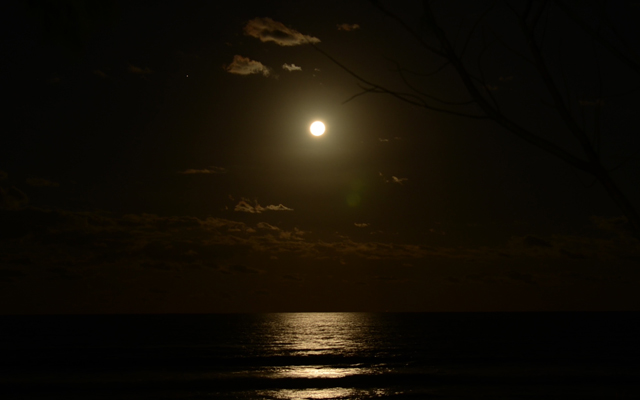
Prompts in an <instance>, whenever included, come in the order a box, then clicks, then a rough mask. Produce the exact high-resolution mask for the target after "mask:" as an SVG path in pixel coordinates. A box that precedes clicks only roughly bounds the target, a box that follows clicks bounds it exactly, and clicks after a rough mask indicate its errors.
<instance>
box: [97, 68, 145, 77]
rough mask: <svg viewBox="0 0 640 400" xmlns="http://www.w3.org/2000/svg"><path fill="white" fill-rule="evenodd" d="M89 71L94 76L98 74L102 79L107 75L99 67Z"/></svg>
mask: <svg viewBox="0 0 640 400" xmlns="http://www.w3.org/2000/svg"><path fill="white" fill-rule="evenodd" d="M134 68H135V67H134ZM91 73H92V74H94V75H95V76H98V77H100V78H102V79H106V78H108V77H109V76H108V75H107V74H105V73H104V72H102V71H101V70H99V69H94V70H93V71H91Z"/></svg>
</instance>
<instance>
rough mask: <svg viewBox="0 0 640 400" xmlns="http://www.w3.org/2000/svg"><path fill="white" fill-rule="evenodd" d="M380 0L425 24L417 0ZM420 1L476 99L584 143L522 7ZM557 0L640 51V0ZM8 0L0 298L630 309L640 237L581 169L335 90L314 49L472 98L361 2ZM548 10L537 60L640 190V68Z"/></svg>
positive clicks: (422, 88) (33, 304)
mask: <svg viewBox="0 0 640 400" xmlns="http://www.w3.org/2000/svg"><path fill="white" fill-rule="evenodd" d="M382 3H383V4H385V7H388V10H390V11H391V12H392V13H393V14H394V15H397V16H398V17H399V18H400V19H401V20H402V21H404V22H406V24H407V26H409V27H410V28H411V29H413V30H414V32H417V34H418V35H419V36H420V37H421V38H422V39H423V40H425V41H427V42H429V43H435V40H436V39H435V38H434V34H433V33H431V32H430V31H429V27H428V26H426V25H425V23H424V20H423V19H422V16H423V8H422V5H421V3H420V2H412V1H406V2H395V1H394V2H382ZM432 3H433V10H434V14H435V15H436V16H437V17H438V24H439V26H440V27H441V28H442V29H443V31H444V32H446V34H447V35H448V36H449V37H450V38H451V41H452V42H454V41H455V43H456V49H457V50H458V51H459V52H462V49H463V48H464V49H465V52H464V60H465V62H467V63H468V64H467V65H468V66H469V68H470V69H471V70H472V71H473V73H474V75H475V76H476V77H477V78H478V82H481V83H478V84H477V86H478V87H479V88H480V90H481V91H482V93H483V95H484V96H486V98H488V99H495V101H496V103H498V104H499V105H500V110H501V111H502V112H504V113H505V114H506V115H509V116H510V118H512V119H513V120H515V121H518V123H520V124H521V125H522V126H525V127H527V129H530V130H531V131H532V132H535V133H536V134H537V135H539V136H541V137H544V138H546V139H548V140H550V141H552V142H554V143H556V144H558V145H561V146H562V147H563V148H565V149H567V151H569V152H571V153H572V154H574V155H575V156H576V157H578V158H582V159H586V158H585V155H584V154H583V153H582V152H581V149H580V147H579V143H578V141H577V140H576V138H575V137H573V136H572V135H571V133H568V131H567V128H566V126H567V125H566V121H564V120H563V119H562V118H561V117H560V116H559V115H558V113H557V112H556V109H555V108H554V106H553V104H552V100H553V99H552V97H551V96H550V95H549V93H548V91H547V90H546V89H545V85H544V83H543V82H542V80H541V78H540V75H539V74H537V72H536V70H535V68H533V67H532V66H531V65H530V63H529V61H527V60H526V59H525V58H530V55H529V54H528V50H527V47H526V45H525V44H526V41H525V39H524V38H523V36H522V32H521V31H520V29H519V27H518V20H517V16H516V14H517V13H522V12H523V11H522V4H524V2H511V3H507V5H504V4H502V3H500V5H498V6H496V7H495V8H493V9H490V10H489V12H488V13H486V14H485V11H486V10H487V9H488V8H489V6H488V4H490V3H491V2H478V1H460V2H445V1H434V2H432ZM452 3H456V4H452ZM568 3H569V4H570V8H571V9H572V10H573V12H574V13H575V15H577V17H578V18H579V19H581V20H582V21H586V23H587V25H589V24H590V26H603V28H602V30H601V31H602V32H604V33H603V35H604V37H605V38H606V39H608V40H610V41H611V42H613V43H614V44H615V46H618V48H621V49H623V50H624V51H625V52H627V53H625V54H631V55H632V58H633V57H636V58H635V59H636V60H637V59H638V58H637V57H639V56H638V54H640V51H639V50H640V46H638V42H637V38H638V37H640V32H638V28H637V23H636V21H637V20H638V18H639V17H640V6H639V5H638V4H637V2H625V1H620V2H611V3H615V4H614V5H611V3H609V4H610V5H609V6H608V8H605V9H604V10H602V9H598V7H596V6H594V5H593V4H592V2H568ZM594 3H595V2H594ZM509 4H511V5H512V6H514V7H515V10H510V8H509V7H508V5H509ZM535 4H536V6H537V5H539V4H540V2H535ZM3 7H5V9H4V10H3V11H2V23H1V26H2V28H1V29H2V49H3V50H2V53H3V57H2V58H3V61H2V93H3V97H4V99H5V101H4V104H5V106H4V107H3V111H2V114H3V118H2V119H3V122H2V127H1V128H0V130H1V131H2V134H1V140H0V313H4V314H19V313H30V314H47V313H209V312H272V311H536V310H537V311H554V310H639V309H640V291H639V290H638V288H639V287H640V243H639V241H638V240H637V239H636V238H634V236H633V234H632V232H631V231H630V230H629V228H628V224H627V223H625V221H626V219H625V217H624V213H623V212H622V211H621V210H620V208H619V207H618V206H617V205H616V203H615V202H614V201H613V200H612V199H611V197H610V196H609V195H608V194H607V193H606V192H605V190H604V189H603V187H602V185H600V184H599V183H598V182H594V179H593V177H592V176H590V175H589V174H587V173H584V172H581V171H579V170H578V169H576V168H574V167H572V166H570V165H568V164H567V163H566V162H565V161H563V160H562V159H560V158H558V157H556V156H554V155H551V154H549V153H547V152H545V151H543V150H541V149H539V148H537V147H535V146H533V145H531V144H530V143H527V142H526V141H525V140H523V139H521V138H519V137H517V136H515V135H514V134H513V133H511V132H510V131H509V130H507V129H505V128H504V127H502V126H500V125H499V124H497V123H496V122H495V121H493V120H491V119H487V118H484V119H483V118H467V117H461V116H456V115H452V114H447V113H446V112H444V113H443V112H437V111H433V110H428V109H426V108H424V107H420V106H415V105H411V104H408V103H407V102H404V101H402V100H400V99H398V98H396V97H394V96H393V95H391V94H384V93H375V91H371V92H369V93H365V94H362V95H359V96H356V97H354V98H352V97H353V96H355V95H358V94H361V93H362V92H363V90H366V88H367V86H366V84H364V83H363V82H359V81H358V79H357V78H356V77H355V76H353V75H352V74H350V73H349V72H348V71H346V70H345V69H343V68H341V66H340V65H338V64H337V63H335V62H334V61H332V60H331V59H330V58H329V57H331V58H333V59H334V60H336V61H338V62H339V63H340V64H341V65H343V66H345V67H347V68H348V69H349V70H351V71H352V72H354V73H356V74H358V75H359V76H361V77H362V78H363V79H365V80H367V81H369V82H373V83H375V84H378V85H382V86H384V87H385V88H388V89H391V90H393V91H396V92H402V93H411V94H412V95H418V94H420V93H426V94H428V95H431V96H435V97H438V98H441V99H446V100H447V101H449V102H466V101H468V100H469V99H470V97H469V95H468V94H467V93H466V91H465V88H464V86H463V85H462V83H461V80H460V78H459V77H458V75H457V74H456V72H455V70H453V69H452V68H451V66H450V65H449V66H445V67H444V68H443V69H442V70H441V71H439V72H438V73H436V74H431V75H427V74H429V73H431V72H434V71H436V70H438V68H439V67H441V66H442V65H443V59H442V58H440V57H438V56H436V55H434V54H433V53H431V52H429V51H428V50H425V48H423V47H421V44H420V42H419V41H418V40H417V39H416V38H415V37H413V36H412V35H411V34H410V33H408V32H407V31H406V30H405V29H404V28H403V26H402V25H400V24H399V23H398V22H397V21H395V20H394V19H393V18H392V17H389V16H388V15H385V13H384V12H383V11H381V10H379V9H378V8H377V7H376V6H375V5H374V4H372V2H369V1H305V2H299V1H244V2H212V1H181V2H177V1H175V2H174V1H132V2H112V1H98V2H89V1H87V2H83V1H33V2H13V3H11V4H8V5H4V6H3ZM604 16H606V18H608V19H607V21H610V24H608V25H607V24H605V23H604V22H603V21H605V17H604ZM481 17H482V18H483V19H482V20H481V23H480V24H478V26H476V29H475V30H473V31H471V29H472V27H474V24H475V22H476V21H477V20H478V19H479V18H481ZM540 21H541V22H540V26H541V28H540V29H539V30H538V31H537V32H538V36H537V37H538V38H540V40H541V43H542V44H543V46H542V49H543V54H544V56H545V57H546V62H547V65H548V66H549V70H550V71H551V74H552V79H554V80H555V82H556V83H557V85H558V87H559V88H560V89H561V90H560V91H561V93H562V96H563V99H564V101H565V102H566V104H567V105H568V107H569V109H570V110H571V113H572V115H573V117H574V119H575V121H577V124H578V125H579V126H580V127H582V128H583V129H584V131H586V132H587V133H588V134H589V140H591V141H592V142H593V143H595V144H594V146H595V147H596V148H597V149H598V152H599V154H600V156H601V159H602V163H603V165H605V166H606V168H608V169H609V170H614V169H615V170H614V171H613V172H612V177H613V178H614V180H615V182H616V183H617V184H618V185H619V187H620V189H621V191H622V192H623V193H624V195H625V196H626V197H627V198H628V200H629V201H630V203H631V204H633V205H635V207H636V209H637V208H640V190H639V188H640V179H639V176H640V175H639V172H640V158H639V157H638V153H637V151H638V150H639V149H640V136H639V135H638V127H639V126H638V125H639V124H638V120H637V118H638V113H637V110H638V105H639V103H638V90H637V89H638V88H639V87H640V72H639V70H634V69H633V68H631V67H629V66H628V65H626V64H624V63H623V62H621V61H620V60H619V59H618V58H616V57H615V56H614V55H612V54H611V53H610V52H608V50H607V49H606V48H605V46H604V45H602V44H601V43H600V42H597V41H596V40H594V39H593V37H592V36H590V35H589V34H587V33H585V31H584V30H582V29H581V28H580V27H579V26H578V25H577V24H576V23H575V22H573V21H572V20H571V19H570V18H569V17H568V16H567V14H565V13H564V12H563V11H562V10H560V9H559V8H558V7H557V6H555V5H553V4H550V5H549V7H548V9H546V10H545V11H544V12H543V13H542V14H541V17H540ZM634 25H635V26H634ZM612 26H613V27H615V32H614V30H612V29H611V27H612ZM542 36H544V38H542ZM467 37H470V39H469V40H468V42H466V38H467ZM625 38H626V41H625ZM465 42H466V43H467V45H466V46H465ZM316 46H317V49H316ZM318 50H321V51H318ZM323 52H324V53H326V54H323ZM327 55H328V56H329V57H327ZM398 68H402V69H403V70H404V71H405V72H403V73H399V72H398ZM414 72H417V73H414ZM418 73H419V74H418ZM403 77H404V78H406V79H407V80H408V83H409V84H410V85H411V87H409V86H408V85H407V82H404V81H403ZM363 88H364V89H363ZM412 88H413V89H416V90H413V89H412ZM432 104H436V105H437V104H439V103H435V102H434V103H432ZM438 107H441V108H443V109H445V110H449V111H452V110H455V111H456V112H461V113H466V114H472V115H480V116H482V115H483V112H482V110H481V109H480V107H478V106H477V105H474V104H462V105H451V104H444V105H442V104H440V105H438ZM316 120H320V121H323V122H324V123H325V125H326V133H325V134H324V135H322V136H319V137H315V136H313V135H311V134H310V132H309V126H310V124H311V123H312V122H313V121H316Z"/></svg>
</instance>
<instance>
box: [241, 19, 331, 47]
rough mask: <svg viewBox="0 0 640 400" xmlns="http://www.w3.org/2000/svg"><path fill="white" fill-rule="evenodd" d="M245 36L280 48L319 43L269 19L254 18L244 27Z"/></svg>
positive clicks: (318, 40)
mask: <svg viewBox="0 0 640 400" xmlns="http://www.w3.org/2000/svg"><path fill="white" fill-rule="evenodd" d="M244 33H245V35H247V36H251V37H254V38H256V39H260V41H261V42H274V43H276V44H278V45H280V46H298V45H301V44H308V43H320V39H318V38H316V37H313V36H308V35H303V34H302V33H300V32H298V31H296V30H295V29H291V28H288V27H286V26H285V25H284V24H283V23H282V22H278V21H274V20H272V19H271V18H254V19H252V20H251V21H249V22H247V25H245V27H244Z"/></svg>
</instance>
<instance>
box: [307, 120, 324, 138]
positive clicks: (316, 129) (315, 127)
mask: <svg viewBox="0 0 640 400" xmlns="http://www.w3.org/2000/svg"><path fill="white" fill-rule="evenodd" d="M309 130H310V131H311V133H312V134H313V136H320V135H322V134H323V133H324V124H323V123H322V122H320V121H316V122H314V123H313V124H311V127H310V128H309Z"/></svg>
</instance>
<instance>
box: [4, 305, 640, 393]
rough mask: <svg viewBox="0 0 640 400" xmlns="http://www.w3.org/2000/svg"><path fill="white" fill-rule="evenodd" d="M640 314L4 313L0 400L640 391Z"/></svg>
mask: <svg viewBox="0 0 640 400" xmlns="http://www.w3.org/2000/svg"><path fill="white" fill-rule="evenodd" d="M639 318H640V314H639V313H522V314H516V313H469V314H467V313H455V314H453V313H443V314H368V313H302V314H247V315H128V316H19V317H18V316H11V317H6V316H5V317H0V351H1V354H0V398H2V399H51V398H61V399H193V400H195V399H215V398H229V399H234V398H235V399H378V398H397V399H434V398H435V399H437V398H446V399H458V398H460V399H466V398H474V399H475V398H486V399H537V398H558V399H573V398H576V399H577V398H585V397H587V398H597V397H600V398H636V397H637V398H640V344H639V340H640V320H639Z"/></svg>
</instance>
